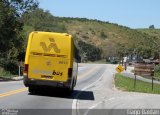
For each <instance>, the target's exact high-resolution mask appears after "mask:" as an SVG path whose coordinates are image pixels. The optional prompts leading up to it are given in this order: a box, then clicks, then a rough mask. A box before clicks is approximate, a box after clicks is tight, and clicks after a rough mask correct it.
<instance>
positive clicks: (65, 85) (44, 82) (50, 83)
mask: <svg viewBox="0 0 160 115" xmlns="http://www.w3.org/2000/svg"><path fill="white" fill-rule="evenodd" d="M23 82H24V85H25V86H26V87H30V86H42V87H43V86H49V87H59V88H70V86H71V82H70V81H67V82H60V81H49V80H35V79H34V80H33V79H24V81H23Z"/></svg>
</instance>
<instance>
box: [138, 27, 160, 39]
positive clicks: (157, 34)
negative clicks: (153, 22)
mask: <svg viewBox="0 0 160 115" xmlns="http://www.w3.org/2000/svg"><path fill="white" fill-rule="evenodd" d="M137 30H138V31H140V32H143V33H146V34H148V35H150V36H154V37H157V38H160V29H137Z"/></svg>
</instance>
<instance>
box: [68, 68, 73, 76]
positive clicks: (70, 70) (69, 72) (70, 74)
mask: <svg viewBox="0 0 160 115" xmlns="http://www.w3.org/2000/svg"><path fill="white" fill-rule="evenodd" d="M72 70H73V69H72V68H68V77H69V78H71V77H72Z"/></svg>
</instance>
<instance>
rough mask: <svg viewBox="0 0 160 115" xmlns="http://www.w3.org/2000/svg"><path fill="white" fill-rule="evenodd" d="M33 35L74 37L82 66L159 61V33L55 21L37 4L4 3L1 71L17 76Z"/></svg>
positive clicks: (0, 10) (0, 6)
mask: <svg viewBox="0 0 160 115" xmlns="http://www.w3.org/2000/svg"><path fill="white" fill-rule="evenodd" d="M32 31H49V32H61V33H69V34H71V35H72V36H73V37H74V39H75V43H76V46H77V48H78V50H79V55H80V57H81V59H80V60H79V61H83V62H86V61H96V60H100V59H106V58H108V57H113V56H114V57H119V58H122V57H123V56H127V55H134V54H137V55H140V56H143V57H144V58H155V59H156V58H159V52H160V45H159V44H160V30H159V29H155V28H153V27H150V28H149V29H130V28H128V27H124V26H121V25H118V24H113V23H110V22H102V21H99V20H91V19H86V18H67V17H56V16H54V14H51V13H50V12H49V11H44V10H43V9H41V8H39V7H38V2H37V1H36V0H1V1H0V33H1V34H0V68H3V69H4V70H5V71H9V72H11V73H12V74H15V73H17V70H18V69H17V66H18V64H19V62H20V61H22V62H23V61H24V57H25V50H26V44H27V40H28V34H29V33H30V32H32Z"/></svg>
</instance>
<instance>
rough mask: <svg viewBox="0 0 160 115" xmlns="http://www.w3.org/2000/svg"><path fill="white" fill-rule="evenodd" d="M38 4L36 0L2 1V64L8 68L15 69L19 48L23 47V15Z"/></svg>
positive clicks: (0, 39) (0, 35)
mask: <svg viewBox="0 0 160 115" xmlns="http://www.w3.org/2000/svg"><path fill="white" fill-rule="evenodd" d="M37 5H38V2H36V1H35V0H1V1H0V33H1V34H0V66H2V67H4V68H5V69H6V70H9V71H11V72H13V71H14V68H15V67H14V65H15V66H16V63H17V61H16V59H17V56H18V53H19V50H21V48H22V43H23V39H22V36H21V31H22V29H23V22H22V20H21V15H22V14H23V13H24V12H30V11H31V10H33V9H34V8H36V7H37ZM11 64H12V65H13V67H11ZM8 65H10V66H8Z"/></svg>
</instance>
